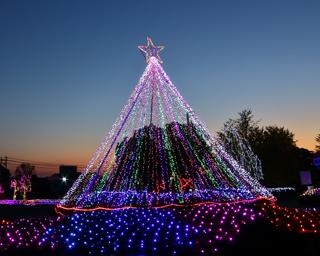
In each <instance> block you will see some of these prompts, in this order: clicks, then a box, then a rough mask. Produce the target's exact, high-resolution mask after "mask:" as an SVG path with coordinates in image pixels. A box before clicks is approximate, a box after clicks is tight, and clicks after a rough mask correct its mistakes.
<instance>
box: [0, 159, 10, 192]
mask: <svg viewBox="0 0 320 256" xmlns="http://www.w3.org/2000/svg"><path fill="white" fill-rule="evenodd" d="M0 184H1V187H2V190H4V192H3V193H2V194H3V195H2V196H3V197H7V198H8V197H9V194H10V171H9V169H8V168H7V167H5V166H4V165H3V164H0Z"/></svg>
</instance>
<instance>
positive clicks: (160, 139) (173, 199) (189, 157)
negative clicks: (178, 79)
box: [59, 38, 272, 210]
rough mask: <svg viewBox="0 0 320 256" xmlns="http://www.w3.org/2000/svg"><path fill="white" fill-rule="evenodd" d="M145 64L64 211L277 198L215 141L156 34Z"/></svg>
mask: <svg viewBox="0 0 320 256" xmlns="http://www.w3.org/2000/svg"><path fill="white" fill-rule="evenodd" d="M147 42H148V44H147V46H139V49H140V50H141V51H142V52H143V53H144V54H145V58H146V62H147V66H146V69H145V71H144V72H143V74H142V76H141V78H140V80H139V83H138V84H137V86H136V87H135V89H134V91H133V93H132V94H131V96H130V98H129V101H128V103H127V105H126V106H125V107H124V108H123V110H122V111H121V113H120V117H119V119H118V120H117V121H116V122H115V124H114V125H113V126H112V129H111V131H110V132H109V134H108V135H107V136H106V137H105V139H104V140H103V141H102V143H101V145H100V146H99V147H98V149H97V151H96V152H95V153H94V155H93V157H92V159H91V160H90V162H89V163H88V165H87V167H86V169H85V171H84V172H83V173H82V174H81V175H80V177H79V178H78V180H77V181H76V182H75V183H74V184H73V186H72V187H71V189H70V190H69V191H68V193H67V194H66V196H65V197H64V198H63V200H62V201H61V205H60V206H59V207H61V208H64V209H66V208H69V209H72V210H74V209H97V208H104V209H112V208H116V209H118V208H122V207H123V208H126V207H159V206H161V207H162V206H169V205H193V204H197V203H208V202H211V203H212V202H231V201H243V200H252V199H258V198H266V197H267V198H272V195H271V193H269V191H268V190H267V189H266V188H264V187H263V186H262V185H260V184H259V182H258V181H257V180H256V179H254V178H252V177H251V175H250V174H249V173H248V172H247V170H245V169H244V168H243V166H242V165H241V164H239V163H238V162H237V161H236V160H235V159H234V158H232V157H231V156H230V155H229V154H228V153H227V151H226V150H225V149H224V147H223V146H222V144H221V143H220V142H219V141H218V140H216V139H214V138H213V137H212V136H211V135H210V134H209V132H208V131H207V129H206V128H205V125H204V124H203V123H202V122H201V121H200V120H199V118H198V117H197V115H196V114H195V113H194V111H193V110H192V109H191V107H190V106H189V105H188V103H187V102H186V101H185V100H184V99H183V97H182V96H181V95H180V93H179V92H178V90H177V88H176V87H175V86H174V84H173V83H172V82H171V80H170V78H169V77H168V75H167V74H166V73H165V71H164V70H163V68H162V66H161V64H160V63H162V61H161V60H160V57H159V52H160V51H161V50H162V49H163V48H164V47H163V46H155V45H154V44H153V42H152V40H151V38H148V39H147Z"/></svg>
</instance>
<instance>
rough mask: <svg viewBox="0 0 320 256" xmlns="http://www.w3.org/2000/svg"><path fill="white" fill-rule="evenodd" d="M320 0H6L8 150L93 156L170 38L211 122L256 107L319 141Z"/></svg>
mask: <svg viewBox="0 0 320 256" xmlns="http://www.w3.org/2000/svg"><path fill="white" fill-rule="evenodd" d="M319 14H320V1H303V0H301V1H214V0H211V1H209V0H208V1H199V0H194V1H182V0H181V1H172V0H171V1H169V0H168V1H167V0H162V1H152V0H149V1H138V0H136V1H129V0H128V1H119V0H117V1H70V0H69V1H56V0H55V1H53V0H51V1H49V0H47V1H43V0H39V1H32V0H29V1H24V0H20V1H15V0H2V1H1V2H0V24H1V25H0V109H1V119H0V155H5V154H6V155H8V156H11V157H18V158H24V159H33V160H41V161H49V162H57V163H65V164H71V163H86V162H87V161H88V160H89V158H90V157H91V155H92V153H93V152H94V150H95V149H96V147H97V146H98V145H99V143H100V141H101V139H102V138H103V136H104V135H105V134H106V132H107V131H108V130H109V129H110V127H111V125H112V123H113V122H114V121H115V119H116V117H117V116H118V114H119V112H120V110H121V108H122V106H123V105H124V104H125V103H126V101H127V98H128V96H129V94H130V93H131V91H132V89H133V87H134V86H135V84H136V82H137V81H138V79H139V77H140V75H141V74H142V72H143V70H144V68H145V62H144V59H143V56H142V55H141V54H140V53H139V52H138V50H137V48H136V46H137V45H140V44H144V43H145V41H146V36H147V35H150V36H151V37H152V38H153V39H154V42H155V43H156V44H164V45H165V46H166V48H165V50H164V51H163V52H162V54H161V57H162V59H163V60H164V64H163V66H164V68H165V70H166V71H167V73H168V74H169V76H170V77H171V79H172V81H173V82H174V83H175V85H176V86H177V87H178V89H179V90H180V92H181V93H182V95H183V96H184V97H185V98H186V100H187V101H188V102H189V103H190V105H191V106H192V107H193V108H194V110H195V111H196V112H197V113H198V114H199V115H200V117H201V118H202V119H203V120H204V121H205V122H206V123H207V126H208V127H209V128H210V129H211V130H212V131H217V130H218V129H219V128H221V127H222V124H223V122H224V121H226V120H227V119H228V118H230V117H236V115H237V113H238V112H239V111H241V110H243V109H245V108H251V109H252V110H253V112H254V115H255V117H256V118H257V119H261V124H262V125H272V124H277V125H279V126H285V127H287V128H288V129H290V130H291V131H292V132H294V133H295V135H296V139H297V140H298V145H299V146H302V147H306V148H309V149H313V148H314V144H315V141H314V137H315V135H316V134H317V133H318V132H319V129H320V114H319V109H320V99H319V97H320V47H319V45H320V15H319Z"/></svg>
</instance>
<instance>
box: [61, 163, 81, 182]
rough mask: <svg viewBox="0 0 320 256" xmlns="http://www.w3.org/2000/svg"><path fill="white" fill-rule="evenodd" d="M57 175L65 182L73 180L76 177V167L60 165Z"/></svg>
mask: <svg viewBox="0 0 320 256" xmlns="http://www.w3.org/2000/svg"><path fill="white" fill-rule="evenodd" d="M59 175H60V177H61V178H65V179H67V180H74V179H76V178H77V177H78V173H77V166H76V165H60V166H59Z"/></svg>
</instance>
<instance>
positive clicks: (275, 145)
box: [218, 110, 320, 187]
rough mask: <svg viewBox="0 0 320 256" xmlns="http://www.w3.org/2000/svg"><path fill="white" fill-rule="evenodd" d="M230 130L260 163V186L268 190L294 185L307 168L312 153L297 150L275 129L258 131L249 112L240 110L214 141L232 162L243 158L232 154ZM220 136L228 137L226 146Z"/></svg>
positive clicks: (290, 137) (287, 133)
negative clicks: (262, 184) (233, 131)
mask: <svg viewBox="0 0 320 256" xmlns="http://www.w3.org/2000/svg"><path fill="white" fill-rule="evenodd" d="M233 129H234V130H236V131H237V132H238V134H239V135H240V136H241V137H242V143H248V145H249V146H250V148H251V149H252V151H253V153H255V154H256V155H257V156H258V158H259V159H260V160H261V164H262V172H263V176H264V181H263V183H264V185H266V186H268V187H273V186H295V185H298V184H299V171H301V170H309V169H310V168H311V167H310V166H311V162H312V152H310V151H309V150H306V149H303V148H298V147H297V146H296V141H295V139H294V134H293V133H292V132H290V131H289V130H288V129H286V128H284V127H278V126H276V125H273V126H266V127H260V126H259V122H258V121H256V120H255V119H254V116H253V114H252V111H251V110H243V111H241V112H240V113H239V117H238V118H237V119H229V120H228V121H227V122H226V123H225V124H224V128H223V130H222V132H220V133H218V137H219V138H220V139H222V141H223V140H224V141H225V143H224V145H225V148H226V149H227V150H228V151H229V153H230V152H231V153H230V154H231V155H233V156H234V158H235V159H236V160H238V161H239V157H240V158H241V157H243V156H244V155H245V154H242V156H238V157H237V154H238V155H239V153H240V154H241V150H240V151H239V150H238V151H237V150H235V149H237V148H238V146H234V145H232V143H233V141H234V139H233V137H234V135H233V134H232V130H233ZM224 130H227V131H231V132H225V131H224ZM224 136H228V137H229V138H228V140H229V142H228V140H226V139H225V138H224ZM319 140H320V136H319ZM230 141H231V142H232V143H231V144H230ZM228 143H229V144H228ZM230 145H232V146H231V147H230ZM248 156H249V155H248ZM248 162H250V161H249V160H248ZM251 173H254V171H252V172H251ZM253 176H254V175H253Z"/></svg>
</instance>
